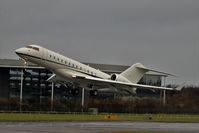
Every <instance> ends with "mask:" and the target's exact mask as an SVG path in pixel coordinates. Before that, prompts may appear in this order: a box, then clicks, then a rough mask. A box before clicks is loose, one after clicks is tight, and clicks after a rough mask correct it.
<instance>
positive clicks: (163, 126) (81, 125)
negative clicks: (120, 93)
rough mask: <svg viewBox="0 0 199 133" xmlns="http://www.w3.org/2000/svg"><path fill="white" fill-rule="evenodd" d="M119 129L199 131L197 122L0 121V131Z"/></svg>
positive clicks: (102, 132)
mask: <svg viewBox="0 0 199 133" xmlns="http://www.w3.org/2000/svg"><path fill="white" fill-rule="evenodd" d="M119 131H157V132H158V131H164V132H171V133H174V132H175V133H179V132H180V133H199V123H158V122H0V133H114V132H119Z"/></svg>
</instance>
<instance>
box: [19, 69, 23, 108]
mask: <svg viewBox="0 0 199 133" xmlns="http://www.w3.org/2000/svg"><path fill="white" fill-rule="evenodd" d="M23 75H24V74H23V68H22V69H21V86H20V102H19V104H20V109H19V111H20V112H21V111H22V104H23V103H22V102H23Z"/></svg>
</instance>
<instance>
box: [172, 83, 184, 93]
mask: <svg viewBox="0 0 199 133" xmlns="http://www.w3.org/2000/svg"><path fill="white" fill-rule="evenodd" d="M184 86H185V82H184V83H182V84H181V85H179V86H177V87H176V88H174V90H176V91H181V90H182V88H183V87H184Z"/></svg>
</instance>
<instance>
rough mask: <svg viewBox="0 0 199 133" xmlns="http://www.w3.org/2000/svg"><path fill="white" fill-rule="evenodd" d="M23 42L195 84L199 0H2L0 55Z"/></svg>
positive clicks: (198, 80)
mask: <svg viewBox="0 0 199 133" xmlns="http://www.w3.org/2000/svg"><path fill="white" fill-rule="evenodd" d="M24 43H26V44H28V43H36V44H39V45H42V46H44V47H46V48H49V49H52V50H55V51H57V52H60V53H61V54H63V55H66V56H68V57H70V58H74V59H76V60H79V61H81V62H94V63H107V64H118V65H131V64H133V63H136V62H141V63H143V64H144V65H145V66H147V67H150V68H155V69H158V70H161V71H166V72H170V73H175V74H176V75H178V76H179V77H178V78H177V79H175V80H174V81H171V80H169V81H168V82H169V83H170V82H171V83H178V82H183V81H186V82H187V84H199V0H0V58H14V59H17V58H18V57H17V56H16V55H15V53H14V49H16V48H19V47H22V46H24ZM172 79H173V78H172Z"/></svg>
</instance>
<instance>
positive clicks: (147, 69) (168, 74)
mask: <svg viewBox="0 0 199 133" xmlns="http://www.w3.org/2000/svg"><path fill="white" fill-rule="evenodd" d="M136 67H137V68H139V69H143V70H146V71H151V72H156V73H161V74H164V75H167V76H174V77H176V75H174V74H170V73H166V72H161V71H158V70H154V69H149V68H146V67H143V66H136Z"/></svg>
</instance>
